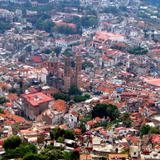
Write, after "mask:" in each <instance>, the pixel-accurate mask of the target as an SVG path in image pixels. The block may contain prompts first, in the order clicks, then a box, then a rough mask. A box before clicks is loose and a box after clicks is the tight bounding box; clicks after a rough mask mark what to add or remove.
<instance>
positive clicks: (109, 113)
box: [92, 104, 120, 121]
mask: <svg viewBox="0 0 160 160" xmlns="http://www.w3.org/2000/svg"><path fill="white" fill-rule="evenodd" d="M119 116H120V112H119V109H118V108H117V107H116V106H114V105H111V104H97V105H96V106H95V107H94V108H93V110H92V118H96V117H100V118H110V120H111V121H113V120H116V119H117V118H119Z"/></svg>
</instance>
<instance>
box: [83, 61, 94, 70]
mask: <svg viewBox="0 0 160 160" xmlns="http://www.w3.org/2000/svg"><path fill="white" fill-rule="evenodd" d="M93 67H94V65H93V63H91V62H83V63H82V69H86V68H93Z"/></svg>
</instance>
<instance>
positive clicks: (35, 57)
mask: <svg viewBox="0 0 160 160" xmlns="http://www.w3.org/2000/svg"><path fill="white" fill-rule="evenodd" d="M32 61H33V62H35V63H40V62H42V58H41V56H33V57H32Z"/></svg>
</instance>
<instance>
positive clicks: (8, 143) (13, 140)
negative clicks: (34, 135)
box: [3, 136, 22, 151]
mask: <svg viewBox="0 0 160 160" xmlns="http://www.w3.org/2000/svg"><path fill="white" fill-rule="evenodd" d="M21 143H22V140H21V138H20V137H19V136H12V137H9V138H8V139H6V140H5V141H4V144H3V148H4V149H5V150H6V151H7V150H9V149H15V148H16V147H18V146H19V145H20V144H21Z"/></svg>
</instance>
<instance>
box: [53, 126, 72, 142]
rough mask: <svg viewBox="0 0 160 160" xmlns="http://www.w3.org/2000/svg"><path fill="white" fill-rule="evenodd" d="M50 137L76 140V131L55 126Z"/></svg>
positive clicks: (59, 139)
mask: <svg viewBox="0 0 160 160" xmlns="http://www.w3.org/2000/svg"><path fill="white" fill-rule="evenodd" d="M50 137H51V139H55V140H58V141H61V140H64V139H72V140H74V139H75V137H74V133H73V131H72V130H65V129H61V128H54V129H53V130H52V131H51V132H50Z"/></svg>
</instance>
